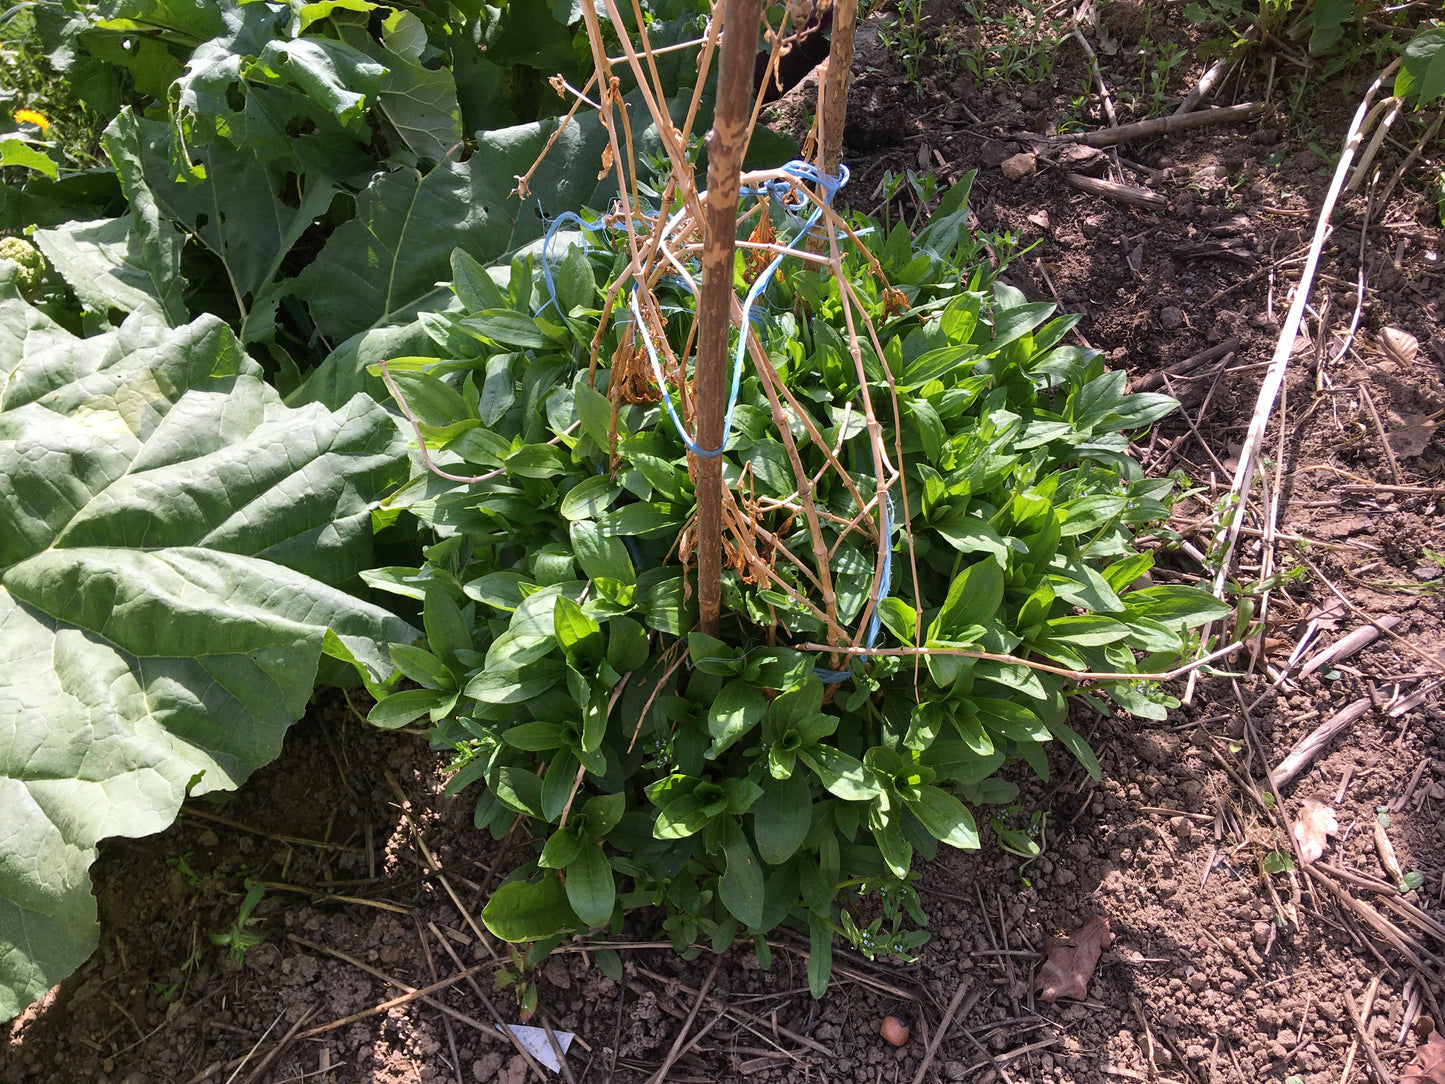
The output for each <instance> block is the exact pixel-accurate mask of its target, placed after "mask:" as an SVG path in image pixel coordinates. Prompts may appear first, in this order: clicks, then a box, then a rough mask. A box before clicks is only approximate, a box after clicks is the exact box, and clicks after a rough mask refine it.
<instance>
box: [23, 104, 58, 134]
mask: <svg viewBox="0 0 1445 1084" xmlns="http://www.w3.org/2000/svg"><path fill="white" fill-rule="evenodd" d="M15 123H16V124H33V125H35V127H37V128H39V129H40V130H41V131H42V132H48V131H50V121H48V120H46V119H45V114H44V113H37V112H36V111H35V110H33V109H17V110H15Z"/></svg>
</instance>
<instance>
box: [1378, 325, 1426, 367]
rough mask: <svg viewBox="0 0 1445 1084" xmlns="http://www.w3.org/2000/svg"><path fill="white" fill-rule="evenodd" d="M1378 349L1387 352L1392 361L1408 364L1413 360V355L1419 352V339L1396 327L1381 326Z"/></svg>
mask: <svg viewBox="0 0 1445 1084" xmlns="http://www.w3.org/2000/svg"><path fill="white" fill-rule="evenodd" d="M1380 349H1381V350H1383V351H1384V352H1385V353H1386V354H1388V355H1389V356H1390V359H1391V360H1392V361H1395V362H1398V363H1399V364H1401V365H1410V364H1412V363H1413V362H1414V361H1415V355H1416V354H1418V353H1419V352H1420V340H1419V339H1417V338H1415V336H1413V335H1411V334H1410V333H1409V332H1408V331H1401V330H1400V329H1399V328H1397V327H1386V328H1381V329H1380Z"/></svg>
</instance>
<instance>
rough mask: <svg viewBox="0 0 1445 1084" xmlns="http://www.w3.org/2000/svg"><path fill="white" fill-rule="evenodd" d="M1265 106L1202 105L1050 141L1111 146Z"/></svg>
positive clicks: (1252, 113)
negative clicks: (1198, 108)
mask: <svg viewBox="0 0 1445 1084" xmlns="http://www.w3.org/2000/svg"><path fill="white" fill-rule="evenodd" d="M1268 108H1269V107H1268V106H1267V105H1266V104H1265V103H1264V102H1244V103H1243V104H1241V105H1229V106H1225V107H1224V108H1222V109H1205V110H1202V111H1201V112H1198V113H1184V114H1180V115H1178V116H1172V117H1155V118H1154V119H1152V120H1141V121H1136V122H1134V123H1133V124H1121V125H1119V127H1117V128H1106V129H1104V130H1103V131H1098V132H1082V133H1078V134H1074V135H1062V136H1055V137H1054V139H1053V142H1054V143H1082V144H1083V145H1084V146H1086V147H1112V146H1113V145H1114V144H1116V143H1128V142H1130V141H1132V140H1135V139H1153V138H1154V137H1156V136H1161V135H1168V134H1169V133H1171V132H1183V131H1188V130H1189V129H1191V128H1203V127H1205V126H1207V125H1210V124H1232V123H1233V122H1235V121H1239V120H1249V119H1250V118H1252V117H1258V116H1262V115H1263V114H1264V112H1265V111H1266V110H1267V109H1268Z"/></svg>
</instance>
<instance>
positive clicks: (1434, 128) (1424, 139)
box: [1380, 109, 1445, 207]
mask: <svg viewBox="0 0 1445 1084" xmlns="http://www.w3.org/2000/svg"><path fill="white" fill-rule="evenodd" d="M1442 120H1445V109H1442V110H1440V112H1438V113H1436V114H1435V119H1434V120H1433V121H1431V122H1430V127H1429V128H1427V129H1425V134H1424V135H1423V136H1421V137H1420V142H1418V143H1416V144H1415V148H1414V150H1412V151H1411V152H1410V153H1409V154H1407V155H1406V156H1405V160H1404V161H1403V162H1401V163H1400V165H1399V168H1397V169H1396V170H1395V172H1394V174H1393V175H1392V176H1391V177H1390V181H1389V183H1388V184H1386V185H1385V190H1384V191H1383V192H1381V193H1380V206H1381V207H1384V206H1386V205H1387V204H1388V203H1389V200H1390V197H1391V196H1392V195H1394V192H1395V186H1396V185H1397V184H1399V183H1400V181H1401V180H1402V179H1403V178H1404V176H1405V171H1406V170H1408V169H1409V168H1410V167H1411V166H1412V165H1414V164H1415V159H1417V158H1419V157H1420V152H1421V151H1423V150H1424V149H1425V145H1426V144H1427V143H1429V142H1430V140H1432V139H1434V138H1435V135H1436V133H1437V132H1439V131H1440V122H1441V121H1442Z"/></svg>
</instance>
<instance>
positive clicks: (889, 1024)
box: [878, 1016, 909, 1046]
mask: <svg viewBox="0 0 1445 1084" xmlns="http://www.w3.org/2000/svg"><path fill="white" fill-rule="evenodd" d="M878 1034H880V1035H882V1036H883V1038H884V1040H885V1041H887V1042H890V1043H892V1044H893V1045H894V1046H902V1045H903V1044H904V1043H906V1042H907V1041H908V1035H909V1028H908V1021H907V1020H905V1019H904V1018H903V1017H901V1016H885V1017H884V1018H883V1023H881V1024H879V1025H878Z"/></svg>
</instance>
